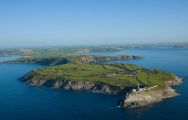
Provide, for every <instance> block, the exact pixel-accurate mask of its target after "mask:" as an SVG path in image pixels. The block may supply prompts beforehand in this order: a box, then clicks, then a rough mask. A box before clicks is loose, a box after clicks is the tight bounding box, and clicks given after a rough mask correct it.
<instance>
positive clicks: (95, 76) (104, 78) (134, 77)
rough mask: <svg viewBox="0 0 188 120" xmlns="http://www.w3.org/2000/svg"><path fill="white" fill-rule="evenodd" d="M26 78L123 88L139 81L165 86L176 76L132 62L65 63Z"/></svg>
mask: <svg viewBox="0 0 188 120" xmlns="http://www.w3.org/2000/svg"><path fill="white" fill-rule="evenodd" d="M25 78H27V79H30V80H31V79H32V80H46V81H48V80H58V79H64V80H73V81H83V82H93V83H103V84H108V85H111V86H116V87H119V88H121V89H124V88H125V87H126V86H128V87H136V86H137V84H138V83H140V84H144V85H145V86H148V87H151V86H154V85H158V86H159V87H163V86H164V82H165V81H166V80H171V79H173V78H174V76H173V75H172V74H170V73H167V72H164V71H161V70H149V69H146V68H142V67H139V66H136V65H132V64H82V63H80V64H65V65H58V66H51V67H46V68H42V69H36V70H34V71H32V72H30V73H28V74H27V75H26V76H25Z"/></svg>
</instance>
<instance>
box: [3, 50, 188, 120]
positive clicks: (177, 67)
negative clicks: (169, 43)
mask: <svg viewBox="0 0 188 120" xmlns="http://www.w3.org/2000/svg"><path fill="white" fill-rule="evenodd" d="M126 54H134V55H140V56H143V57H144V58H143V59H139V60H129V61H113V62H111V63H114V62H115V63H117V62H120V63H122V62H124V63H127V62H128V63H134V64H138V65H141V66H144V67H147V68H158V69H163V70H166V71H169V72H172V73H175V74H177V75H179V76H181V77H183V78H184V83H183V84H182V85H181V86H177V87H176V90H177V91H178V92H179V93H180V94H181V96H178V97H175V98H172V99H167V100H165V101H163V102H160V103H158V104H155V105H152V106H149V107H145V108H141V109H122V108H119V107H117V105H116V102H117V101H118V100H120V99H121V97H122V96H118V95H107V94H99V93H88V92H73V91H64V90H62V89H59V90H54V89H51V88H47V87H33V86H29V85H25V84H24V83H22V82H21V81H19V80H18V78H19V77H21V76H23V75H24V74H25V73H27V72H29V71H30V70H32V69H35V68H38V67H40V66H39V65H26V64H25V65H24V64H3V63H0V120H67V119H68V120H75V119H77V120H88V119H90V120H96V119H97V120H117V119H120V120H121V119H124V120H159V119H160V120H167V119H168V120H177V119H178V120H187V119H188V81H187V80H188V49H173V48H153V49H151V48H150V49H132V50H124V51H121V52H110V53H92V55H126ZM11 59H12V58H11ZM3 60H5V58H4V57H0V61H3ZM6 60H7V58H6Z"/></svg>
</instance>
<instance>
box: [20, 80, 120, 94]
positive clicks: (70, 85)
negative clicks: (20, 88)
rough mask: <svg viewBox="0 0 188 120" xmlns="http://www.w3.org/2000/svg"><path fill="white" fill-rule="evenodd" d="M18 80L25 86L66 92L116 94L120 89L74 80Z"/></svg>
mask: <svg viewBox="0 0 188 120" xmlns="http://www.w3.org/2000/svg"><path fill="white" fill-rule="evenodd" d="M20 80H22V81H24V82H25V83H26V84H29V85H34V86H49V87H52V88H56V89H58V88H64V89H66V90H75V91H76V90H81V91H93V92H103V93H109V94H117V93H118V92H120V89H119V88H117V87H115V86H111V85H107V84H102V83H91V82H83V81H74V80H61V79H59V80H48V81H46V80H33V79H30V80H29V79H27V78H26V77H23V78H21V79H20Z"/></svg>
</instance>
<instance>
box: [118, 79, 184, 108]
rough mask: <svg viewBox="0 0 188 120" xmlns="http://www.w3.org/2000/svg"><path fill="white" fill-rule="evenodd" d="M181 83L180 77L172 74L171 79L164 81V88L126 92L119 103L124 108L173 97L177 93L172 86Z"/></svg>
mask: <svg viewBox="0 0 188 120" xmlns="http://www.w3.org/2000/svg"><path fill="white" fill-rule="evenodd" d="M181 83H182V79H181V78H178V77H176V76H174V79H173V80H168V81H166V82H165V86H164V88H161V89H158V88H155V89H151V90H145V91H140V92H132V93H130V94H128V95H127V96H126V97H125V99H124V100H123V101H122V102H121V103H120V104H121V106H122V107H125V108H137V107H144V106H147V105H150V104H154V103H157V102H160V101H162V100H163V99H166V98H171V97H175V96H177V95H179V94H178V93H176V91H175V90H174V89H172V86H174V85H179V84H181Z"/></svg>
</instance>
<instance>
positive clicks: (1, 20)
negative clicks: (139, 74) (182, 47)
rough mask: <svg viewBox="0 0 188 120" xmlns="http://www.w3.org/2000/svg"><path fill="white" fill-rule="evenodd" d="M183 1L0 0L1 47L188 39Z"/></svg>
mask: <svg viewBox="0 0 188 120" xmlns="http://www.w3.org/2000/svg"><path fill="white" fill-rule="evenodd" d="M187 6H188V0H0V48H3V47H23V46H27V47H30V46H74V45H105V44H107V45H110V44H132V43H158V42H188V7H187Z"/></svg>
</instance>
